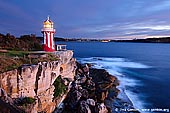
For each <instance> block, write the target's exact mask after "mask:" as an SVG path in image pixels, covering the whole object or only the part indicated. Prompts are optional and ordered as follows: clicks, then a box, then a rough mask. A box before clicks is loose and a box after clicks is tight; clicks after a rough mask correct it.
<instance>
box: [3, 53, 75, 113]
mask: <svg viewBox="0 0 170 113" xmlns="http://www.w3.org/2000/svg"><path fill="white" fill-rule="evenodd" d="M56 55H57V56H58V57H59V60H58V61H51V62H39V63H38V64H36V65H22V66H21V67H19V68H18V69H14V70H11V71H7V72H4V73H1V74H0V96H1V99H0V100H3V101H2V102H1V101H0V104H1V105H2V104H8V105H7V106H6V107H7V109H5V108H4V107H2V108H4V109H2V108H1V107H0V111H2V110H6V112H12V110H18V112H22V111H26V112H31V113H35V112H46V113H51V112H52V111H54V109H55V107H56V106H57V105H58V104H59V103H56V101H54V100H55V98H54V90H55V87H54V81H55V80H56V79H57V77H58V76H59V75H61V78H63V79H64V78H67V79H68V80H69V81H68V82H70V81H72V80H73V78H74V75H75V68H76V63H75V59H74V58H73V52H72V51H60V52H57V53H56ZM25 97H29V98H28V99H27V101H28V100H29V101H31V102H32V103H33V104H32V105H29V106H27V105H24V106H17V103H19V102H20V101H21V100H23V98H25ZM34 99H35V101H34ZM10 110H11V111H10Z"/></svg>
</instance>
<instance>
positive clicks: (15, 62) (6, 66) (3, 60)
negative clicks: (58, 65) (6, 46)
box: [0, 51, 59, 73]
mask: <svg viewBox="0 0 170 113" xmlns="http://www.w3.org/2000/svg"><path fill="white" fill-rule="evenodd" d="M31 54H33V53H30V52H29V51H8V52H4V53H2V52H1V53H0V73H3V72H6V71H10V70H13V69H17V68H18V67H20V66H21V65H23V64H38V63H39V62H50V61H57V60H59V58H58V57H57V56H56V55H54V54H52V53H47V57H44V58H29V57H28V55H31ZM44 54H45V53H44Z"/></svg>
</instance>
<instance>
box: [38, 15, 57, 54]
mask: <svg viewBox="0 0 170 113" xmlns="http://www.w3.org/2000/svg"><path fill="white" fill-rule="evenodd" d="M43 24H44V26H43V29H42V30H41V32H42V33H43V37H44V41H43V50H44V51H47V52H53V51H55V44H54V33H55V29H54V27H53V22H52V21H51V20H50V17H49V16H48V18H47V20H45V21H44V23H43Z"/></svg>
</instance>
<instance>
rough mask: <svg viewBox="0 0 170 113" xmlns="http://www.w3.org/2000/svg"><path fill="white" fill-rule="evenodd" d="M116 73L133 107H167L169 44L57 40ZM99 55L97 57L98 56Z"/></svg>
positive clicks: (169, 93) (169, 102) (169, 96)
mask: <svg viewBox="0 0 170 113" xmlns="http://www.w3.org/2000/svg"><path fill="white" fill-rule="evenodd" d="M57 44H67V49H71V50H73V51H74V57H75V58H77V59H79V60H80V61H84V62H90V63H95V65H96V67H97V66H98V67H100V68H105V69H106V70H108V71H109V72H110V73H111V74H115V75H116V76H117V77H118V78H119V79H120V82H121V83H122V84H123V85H124V86H125V88H126V89H127V95H128V96H129V97H130V99H131V100H132V102H133V104H134V105H135V107H136V108H140V109H142V108H143V109H154V108H162V109H170V44H161V43H159V44H154V43H115V42H109V43H102V42H57ZM98 58H100V60H99V59H98Z"/></svg>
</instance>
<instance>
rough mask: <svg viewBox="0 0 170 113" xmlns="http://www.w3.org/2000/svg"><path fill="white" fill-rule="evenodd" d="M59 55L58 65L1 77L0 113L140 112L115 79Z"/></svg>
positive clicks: (69, 53)
mask: <svg viewBox="0 0 170 113" xmlns="http://www.w3.org/2000/svg"><path fill="white" fill-rule="evenodd" d="M56 55H58V58H59V60H58V61H52V62H40V63H38V64H37V65H23V66H21V67H20V68H18V69H14V70H11V71H7V72H4V73H0V113H4V112H5V113H23V112H25V113H40V112H41V113H52V112H53V113H126V112H127V113H129V111H130V112H138V111H134V110H135V109H134V107H133V104H132V102H131V101H130V100H129V99H128V97H127V96H126V94H125V93H124V89H123V88H121V87H120V86H121V85H119V81H118V79H117V78H116V77H115V76H112V75H110V74H109V73H108V72H107V71H106V70H104V69H95V68H93V67H92V66H91V65H90V64H80V63H78V62H77V61H76V60H75V59H74V58H73V57H72V56H73V52H72V51H63V52H57V53H56ZM118 87H119V88H118Z"/></svg>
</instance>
